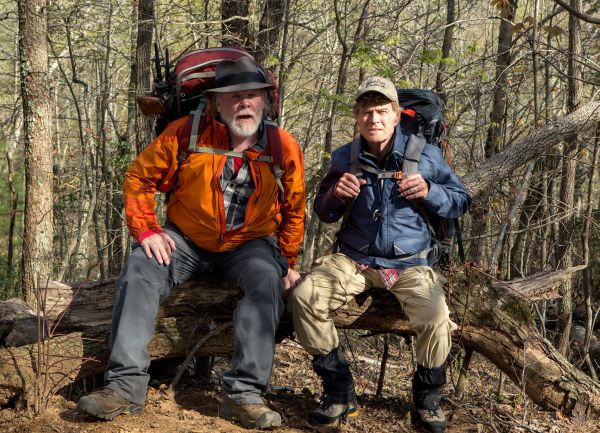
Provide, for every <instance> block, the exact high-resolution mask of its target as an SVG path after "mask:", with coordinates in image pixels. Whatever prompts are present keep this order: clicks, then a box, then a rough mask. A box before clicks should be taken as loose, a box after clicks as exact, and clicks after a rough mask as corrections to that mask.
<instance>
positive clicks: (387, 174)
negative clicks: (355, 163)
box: [359, 164, 404, 180]
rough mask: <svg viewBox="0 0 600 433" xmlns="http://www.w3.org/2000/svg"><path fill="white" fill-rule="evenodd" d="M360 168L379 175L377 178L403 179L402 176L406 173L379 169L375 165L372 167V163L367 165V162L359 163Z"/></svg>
mask: <svg viewBox="0 0 600 433" xmlns="http://www.w3.org/2000/svg"><path fill="white" fill-rule="evenodd" d="M359 168H360V169H361V170H362V171H368V172H369V173H373V174H374V175H376V176H377V179H396V180H402V178H403V177H404V173H402V172H401V171H385V170H379V169H377V168H375V167H371V166H370V165H366V164H359Z"/></svg>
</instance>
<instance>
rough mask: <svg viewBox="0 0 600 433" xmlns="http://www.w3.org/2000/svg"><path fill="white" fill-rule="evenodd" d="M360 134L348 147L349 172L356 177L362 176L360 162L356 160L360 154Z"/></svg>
mask: <svg viewBox="0 0 600 433" xmlns="http://www.w3.org/2000/svg"><path fill="white" fill-rule="evenodd" d="M360 148H361V146H360V135H359V136H358V137H356V138H355V139H354V141H353V142H352V147H351V148H350V173H352V174H353V175H355V176H356V177H358V178H360V177H362V170H361V168H362V164H360V162H359V161H358V155H360V150H361V149H360Z"/></svg>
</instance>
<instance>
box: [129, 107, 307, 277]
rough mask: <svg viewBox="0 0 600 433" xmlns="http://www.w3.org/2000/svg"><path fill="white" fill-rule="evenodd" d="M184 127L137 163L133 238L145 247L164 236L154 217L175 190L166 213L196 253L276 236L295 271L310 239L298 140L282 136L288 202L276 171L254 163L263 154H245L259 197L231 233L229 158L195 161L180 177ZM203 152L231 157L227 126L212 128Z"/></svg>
mask: <svg viewBox="0 0 600 433" xmlns="http://www.w3.org/2000/svg"><path fill="white" fill-rule="evenodd" d="M188 119H189V118H188V117H184V118H182V119H178V120H176V121H174V122H172V123H171V124H169V126H168V127H167V128H166V129H165V130H164V131H163V133H162V134H160V135H159V136H158V137H157V138H156V139H155V140H154V141H153V142H152V143H151V144H150V145H149V146H148V147H147V148H146V149H144V150H143V151H142V152H141V153H140V154H139V155H138V157H137V158H136V159H135V160H134V161H133V163H132V164H131V166H130V167H129V169H128V170H127V173H126V174H125V181H124V183H123V196H124V201H125V214H126V216H127V226H128V228H129V231H130V233H131V235H132V236H133V237H134V238H136V239H139V238H140V236H142V235H143V237H146V235H147V234H148V232H150V233H152V232H154V233H160V232H162V228H161V226H160V224H159V223H158V220H157V218H156V214H155V212H154V209H155V206H156V201H155V199H154V195H155V193H156V191H157V190H158V191H162V192H168V191H170V190H171V189H172V188H173V186H174V185H175V183H176V182H177V177H178V179H179V180H178V183H177V188H176V189H175V190H174V191H173V192H172V194H171V198H170V200H169V203H168V206H167V217H168V219H169V221H171V222H172V223H174V224H175V225H176V226H177V227H179V229H180V230H181V231H182V232H183V233H184V234H185V235H186V236H187V237H188V238H189V239H190V240H191V241H193V242H194V243H195V244H196V245H198V246H199V247H201V248H203V249H205V250H208V251H213V252H222V251H229V250H232V249H234V248H236V247H238V246H240V245H242V244H244V243H245V242H248V241H250V240H252V239H257V238H260V237H264V236H269V235H276V236H277V238H278V241H279V247H280V249H281V254H282V255H283V256H286V257H287V258H288V260H289V263H290V267H293V266H294V265H295V263H296V258H297V256H298V250H299V248H300V244H301V243H302V238H303V236H304V208H305V200H306V196H305V189H304V157H303V155H302V151H301V150H300V147H299V146H298V143H296V140H295V139H294V138H293V137H292V136H291V135H290V134H289V133H288V132H286V131H285V130H283V129H279V134H280V137H281V145H282V153H283V160H284V163H283V167H282V169H283V176H282V178H281V182H282V183H283V187H284V196H283V201H282V202H281V203H280V202H279V199H278V195H279V189H278V187H277V183H276V181H275V176H274V174H273V170H272V165H271V164H270V163H268V162H262V161H261V162H259V161H255V160H254V159H255V158H256V157H257V156H258V152H257V151H256V150H254V149H248V150H246V151H245V153H246V156H247V157H248V159H249V169H250V172H251V175H252V179H253V181H254V184H255V189H254V191H253V193H252V195H251V196H250V199H249V200H248V205H247V207H246V220H245V223H244V225H243V226H242V227H239V228H237V229H234V230H231V231H229V232H227V231H226V228H225V209H224V204H223V193H222V191H221V186H220V181H219V180H220V177H221V172H222V171H223V167H224V165H225V161H226V158H227V157H226V156H224V155H215V154H208V153H190V154H189V155H188V157H187V159H186V160H185V161H184V162H183V163H182V165H181V167H180V169H179V173H178V175H177V176H174V175H175V174H176V171H177V167H178V165H179V163H178V161H177V153H178V139H177V137H178V135H179V136H181V131H182V129H183V127H184V125H185V123H186V121H188ZM197 146H198V147H212V148H221V149H227V150H229V138H228V134H227V129H226V127H225V125H223V124H222V123H220V122H217V121H214V120H213V121H210V122H208V125H207V127H206V129H205V130H204V132H203V133H202V135H201V136H200V137H199V138H198V143H197Z"/></svg>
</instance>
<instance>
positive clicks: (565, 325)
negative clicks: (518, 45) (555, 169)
mask: <svg viewBox="0 0 600 433" xmlns="http://www.w3.org/2000/svg"><path fill="white" fill-rule="evenodd" d="M571 8H572V9H574V10H576V11H580V10H581V0H571ZM580 33H581V23H580V22H579V18H577V17H576V16H575V15H574V14H569V63H568V65H569V67H568V76H569V77H568V94H567V111H568V112H569V113H572V112H573V111H575V110H576V109H577V108H578V107H579V104H580V103H581V88H582V82H581V79H582V74H581V68H580V66H579V64H578V62H579V56H580V55H581V39H580V38H581V35H580ZM577 147H578V146H577V137H573V138H572V139H570V140H566V141H565V145H564V151H563V159H562V174H561V184H560V202H561V204H562V206H563V209H564V211H565V212H567V217H566V218H565V219H564V220H563V222H562V224H561V225H560V226H559V230H558V247H557V249H556V257H557V260H558V263H559V264H560V266H561V267H570V266H571V265H572V264H573V239H572V236H573V230H574V226H575V214H574V213H573V212H572V209H573V203H574V198H575V175H576V171H577V160H576V155H577V152H578V149H577ZM558 316H559V320H558V327H557V333H558V335H557V337H558V342H557V344H556V347H557V349H558V350H559V351H560V352H561V353H562V354H563V355H564V354H566V353H567V350H568V349H569V337H570V335H571V325H572V323H573V283H572V281H571V280H569V281H566V282H565V283H564V284H563V296H562V298H561V300H560V302H559V311H558Z"/></svg>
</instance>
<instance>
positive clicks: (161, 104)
mask: <svg viewBox="0 0 600 433" xmlns="http://www.w3.org/2000/svg"><path fill="white" fill-rule="evenodd" d="M154 54H155V58H154V64H155V70H156V79H155V82H154V87H153V89H152V92H151V93H150V94H148V95H144V96H138V97H137V102H138V105H139V107H140V109H141V111H142V113H144V114H145V115H146V116H154V119H155V123H154V132H155V134H156V135H157V136H158V135H159V134H160V133H161V132H162V131H163V130H164V129H165V128H166V127H167V125H168V124H169V123H171V122H172V121H174V120H176V119H179V118H181V117H184V116H189V119H188V122H187V123H186V124H185V126H184V127H183V128H182V132H181V135H180V136H179V137H178V140H177V141H178V150H177V155H178V156H177V160H178V161H179V164H180V165H181V163H183V161H185V160H186V158H187V157H188V156H189V155H190V154H191V153H213V154H225V155H227V156H233V157H242V158H243V157H244V154H243V153H240V152H230V151H224V150H219V149H213V148H206V147H198V146H196V144H197V142H198V137H200V136H201V135H202V132H203V131H204V129H205V128H206V124H207V121H208V118H207V114H206V112H205V111H206V110H205V109H206V104H207V102H206V99H205V98H204V97H203V96H202V94H203V92H204V91H205V90H208V89H211V88H212V87H214V85H215V70H216V68H217V65H218V64H219V62H221V61H222V60H238V59H241V58H242V57H249V58H251V59H252V56H251V55H250V54H249V53H248V52H246V51H245V50H243V49H241V48H232V47H219V48H205V49H201V50H194V51H189V52H187V53H185V54H183V55H182V56H181V57H180V58H179V60H177V62H176V63H175V65H174V66H173V68H172V69H171V65H170V61H169V52H168V50H165V57H164V61H163V59H160V58H159V53H158V47H157V45H156V44H155V45H154ZM163 68H164V73H163ZM262 72H263V73H264V74H265V80H266V81H267V82H269V83H270V84H273V86H274V89H273V91H272V92H269V99H270V101H269V102H270V106H271V108H272V109H271V112H269V113H267V117H268V119H266V120H265V127H266V128H267V131H266V132H267V148H266V150H265V153H264V154H263V155H261V156H259V157H258V158H256V159H257V160H258V161H264V162H268V163H270V164H271V166H272V168H273V173H274V176H275V180H276V182H277V185H278V187H279V190H280V195H281V193H282V192H283V185H282V182H281V176H282V175H283V171H282V169H281V167H283V152H282V149H281V138H280V136H279V130H278V127H277V125H276V124H275V122H274V121H273V120H274V119H276V118H277V116H278V114H279V112H278V109H279V93H278V90H277V87H276V83H275V80H274V78H273V76H272V75H271V74H270V73H267V72H265V71H262ZM176 185H177V183H176V182H175V187H176ZM173 189H174V188H173ZM163 192H167V193H169V192H171V191H163Z"/></svg>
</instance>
